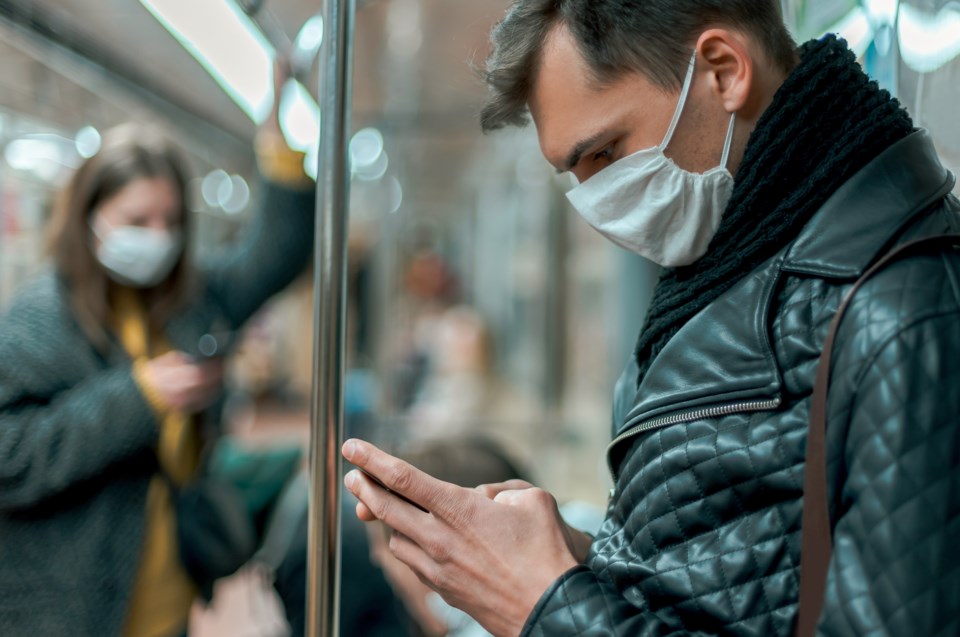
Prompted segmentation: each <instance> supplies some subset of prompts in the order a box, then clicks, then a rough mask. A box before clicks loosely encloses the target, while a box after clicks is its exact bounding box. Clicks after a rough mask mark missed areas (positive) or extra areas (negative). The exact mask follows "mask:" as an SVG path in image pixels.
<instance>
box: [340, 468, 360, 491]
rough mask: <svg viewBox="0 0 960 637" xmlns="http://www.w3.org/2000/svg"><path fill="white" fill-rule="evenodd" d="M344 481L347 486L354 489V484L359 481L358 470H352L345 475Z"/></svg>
mask: <svg viewBox="0 0 960 637" xmlns="http://www.w3.org/2000/svg"><path fill="white" fill-rule="evenodd" d="M343 483H344V484H345V485H347V488H348V489H350V490H353V485H355V484H356V483H357V472H356V471H351V472H350V473H348V474H347V475H346V477H344V479H343Z"/></svg>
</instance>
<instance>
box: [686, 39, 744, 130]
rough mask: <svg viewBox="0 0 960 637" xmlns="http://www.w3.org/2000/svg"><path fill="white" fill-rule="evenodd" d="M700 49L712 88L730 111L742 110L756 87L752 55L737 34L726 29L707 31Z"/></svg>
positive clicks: (698, 48) (700, 41)
mask: <svg viewBox="0 0 960 637" xmlns="http://www.w3.org/2000/svg"><path fill="white" fill-rule="evenodd" d="M697 52H698V54H699V57H700V58H701V59H702V60H703V61H704V62H705V64H704V69H705V70H706V71H707V72H708V73H709V77H710V89H711V90H712V91H713V92H714V93H715V94H716V95H717V96H718V97H720V100H721V102H722V103H723V108H724V110H726V111H727V112H728V113H735V112H739V111H741V110H742V109H743V108H744V106H746V105H747V103H748V102H749V101H750V95H751V90H752V88H753V58H752V57H751V56H750V53H749V51H748V50H747V47H746V46H745V44H744V43H743V42H742V41H741V39H740V38H739V37H737V34H736V33H734V32H733V31H729V30H727V29H710V30H708V31H704V33H703V34H702V35H701V36H700V39H699V40H698V41H697Z"/></svg>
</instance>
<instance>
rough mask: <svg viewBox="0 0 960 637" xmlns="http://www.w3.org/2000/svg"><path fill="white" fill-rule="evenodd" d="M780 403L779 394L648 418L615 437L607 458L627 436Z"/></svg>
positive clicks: (748, 411) (609, 446)
mask: <svg viewBox="0 0 960 637" xmlns="http://www.w3.org/2000/svg"><path fill="white" fill-rule="evenodd" d="M780 403H781V399H780V397H779V396H778V397H777V398H771V399H770V400H754V401H750V402H744V403H733V404H731V405H723V406H721V407H710V408H707V409H698V410H696V411H688V412H686V413H683V414H674V415H672V416H661V417H660V418H654V419H653V420H648V421H646V422H642V423H640V424H639V425H636V426H635V427H631V428H630V429H628V430H627V431H625V432H623V433H622V434H620V435H619V436H617V437H616V438H614V439H613V440H612V441H611V442H610V444H609V445H607V458H608V459H609V457H610V451H611V450H612V449H613V448H614V447H615V446H616V445H618V444H620V443H621V442H623V441H624V440H626V439H627V438H632V437H633V436H636V435H637V434H641V433H646V432H648V431H653V430H654V429H660V428H661V427H667V426H670V425H679V424H680V423H684V422H693V421H695V420H703V419H705V418H719V417H721V416H732V415H733V414H740V413H750V412H754V411H770V410H773V409H776V408H777V407H779V406H780ZM608 469H609V470H610V477H611V478H612V479H613V481H614V484H616V481H617V476H616V475H614V473H613V468H612V467H610V466H609V465H608ZM613 493H614V491H613V489H611V490H610V494H611V496H612V495H613Z"/></svg>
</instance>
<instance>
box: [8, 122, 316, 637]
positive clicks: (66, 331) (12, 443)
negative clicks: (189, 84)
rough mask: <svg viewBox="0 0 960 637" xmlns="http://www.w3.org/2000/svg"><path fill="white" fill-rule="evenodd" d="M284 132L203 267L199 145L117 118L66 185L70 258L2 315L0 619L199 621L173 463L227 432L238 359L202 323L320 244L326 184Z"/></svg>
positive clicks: (282, 281) (188, 460)
mask: <svg viewBox="0 0 960 637" xmlns="http://www.w3.org/2000/svg"><path fill="white" fill-rule="evenodd" d="M263 134H266V133H265V132H264V133H263ZM277 139H278V138H277V137H266V138H264V139H263V140H260V141H263V142H264V143H261V144H258V151H263V152H259V153H258V154H260V155H262V156H263V158H264V161H263V162H262V164H261V172H263V173H264V176H265V177H266V179H265V183H264V184H263V188H262V189H261V190H262V192H263V195H264V198H263V202H264V204H265V205H261V206H260V207H261V209H262V210H261V211H260V214H258V215H257V219H256V221H255V222H254V223H253V224H252V225H253V227H252V228H250V229H249V232H248V233H247V236H246V239H245V240H244V241H242V242H241V243H240V244H238V245H237V246H235V247H234V248H233V249H231V251H229V252H228V253H226V254H224V255H223V256H222V257H220V258H218V259H216V260H215V261H209V262H204V263H202V264H200V265H198V266H197V267H194V266H193V265H192V264H191V263H190V259H189V258H188V256H187V251H186V246H187V245H188V244H189V240H190V219H189V216H188V215H187V212H186V210H185V199H186V195H185V191H186V184H187V177H186V174H185V171H184V167H183V163H182V161H181V160H180V157H179V155H178V153H177V152H176V151H175V150H174V149H173V148H172V147H171V146H170V144H169V143H167V142H166V141H165V140H163V139H162V138H161V137H159V136H158V135H156V134H155V133H152V132H150V131H148V130H143V129H140V128H130V127H125V128H121V129H115V130H114V131H111V132H110V133H108V134H107V135H105V137H104V144H103V147H102V149H101V150H100V152H99V153H98V154H97V155H96V156H94V157H93V158H91V159H89V160H88V161H87V162H86V163H84V164H83V165H82V166H81V167H80V168H79V169H78V170H77V172H76V173H75V175H74V176H73V178H72V180H71V181H70V183H69V185H68V187H67V188H66V190H65V192H64V196H63V198H62V200H61V201H60V204H59V206H58V209H57V211H56V214H55V218H54V222H53V224H52V228H53V233H52V243H51V245H52V257H53V259H52V261H53V267H52V268H51V269H50V270H49V271H48V272H46V273H43V274H41V275H40V276H39V277H38V278H37V279H36V280H35V281H33V282H32V283H31V284H29V285H28V286H26V287H25V288H24V289H23V290H21V292H20V293H19V295H18V296H17V297H16V298H15V300H14V301H13V303H12V306H11V307H10V308H9V310H8V311H7V312H6V313H5V314H4V315H3V316H2V317H0V634H3V635H18V636H19V635H30V634H33V635H43V636H45V637H46V636H48V635H50V636H53V635H71V636H86V635H90V636H93V635H96V636H98V637H99V636H103V635H122V636H124V637H170V636H176V635H180V634H183V632H184V630H185V628H186V625H187V618H188V614H189V609H190V606H191V603H192V600H193V598H194V595H195V592H196V589H195V585H194V584H193V583H192V582H191V581H190V579H189V578H188V576H187V575H186V573H185V571H184V569H183V567H182V566H181V565H180V563H179V561H178V559H177V544H176V539H175V537H176V536H175V528H176V520H175V516H174V512H173V507H172V503H171V494H170V489H169V487H168V485H167V483H166V482H165V480H164V478H162V477H161V475H166V476H168V477H169V478H170V479H171V480H173V482H175V483H183V482H185V481H187V480H188V479H189V478H190V477H191V476H193V475H194V473H195V472H196V470H197V465H198V462H199V454H200V449H201V447H202V446H203V444H205V442H207V441H209V440H210V439H211V438H212V437H213V436H214V435H215V434H216V427H214V428H213V429H212V430H211V431H208V430H207V429H208V428H207V427H206V426H203V427H201V420H202V421H203V422H204V423H208V422H209V423H217V422H218V418H217V416H218V415H219V410H218V408H217V403H218V399H219V397H220V395H221V388H222V375H223V369H222V363H221V361H220V360H219V359H217V358H205V357H204V356H203V355H202V354H201V350H202V351H203V352H204V353H206V354H210V353H211V351H212V348H209V347H204V346H202V345H200V344H201V339H205V341H204V343H205V345H210V344H211V342H212V341H211V336H210V335H213V337H214V338H216V337H218V336H220V335H223V334H229V333H231V332H233V331H234V330H236V329H238V328H239V327H240V326H241V325H243V323H244V321H246V320H247V319H248V318H249V317H250V316H251V314H253V312H254V311H255V310H256V309H257V308H259V307H260V306H261V305H262V304H263V303H264V301H266V300H267V299H268V298H269V297H270V296H271V295H273V294H274V293H275V292H277V291H279V290H280V289H281V288H283V287H284V286H285V285H287V283H289V282H290V281H291V280H292V279H293V278H294V277H295V276H296V275H297V274H298V273H299V272H300V271H301V270H302V269H303V267H304V266H305V264H306V262H307V259H308V256H309V254H310V250H311V239H312V236H313V233H312V219H313V214H312V213H313V205H312V198H311V192H312V188H310V182H309V181H308V180H306V179H304V178H303V175H302V169H301V170H297V171H293V170H290V166H294V165H296V162H297V159H296V157H291V156H290V155H289V152H290V151H286V153H284V152H283V148H285V147H282V146H281V144H280V143H278V142H277V141H276V140H277ZM278 149H279V150H278ZM300 166H302V163H301V164H300ZM281 174H283V176H284V177H285V178H286V181H287V182H288V183H287V185H284V184H282V183H279V182H278V181H277V179H276V177H277V176H278V175H281ZM271 177H273V179H271ZM291 181H293V182H296V183H294V184H291V183H289V182H291ZM205 335H206V336H205ZM220 345H221V346H222V345H223V342H222V338H221V342H220ZM201 414H204V417H203V418H200V415H201ZM211 416H212V417H211Z"/></svg>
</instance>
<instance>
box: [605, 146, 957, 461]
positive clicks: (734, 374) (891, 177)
mask: <svg viewBox="0 0 960 637" xmlns="http://www.w3.org/2000/svg"><path fill="white" fill-rule="evenodd" d="M954 183H955V180H954V178H953V175H951V174H950V173H949V172H948V171H947V170H946V169H945V168H944V167H943V166H942V164H941V163H940V161H939V159H938V158H937V155H936V151H935V150H934V147H933V142H932V140H931V139H930V136H929V135H928V134H927V133H926V132H925V131H917V132H915V133H913V134H911V135H909V136H908V137H906V138H905V139H903V140H901V141H900V142H897V143H896V144H893V145H892V146H891V147H890V148H888V149H887V150H886V151H884V152H883V153H881V154H880V155H879V156H878V157H877V158H876V159H874V160H873V161H872V162H870V163H869V164H867V166H865V167H864V168H863V170H861V171H860V172H859V173H857V174H856V175H854V176H853V177H852V178H851V179H850V180H849V181H847V183H845V184H844V185H843V186H842V187H841V188H840V189H838V190H837V192H836V193H834V195H833V196H832V197H831V198H830V199H829V200H828V201H827V203H825V204H824V205H823V207H822V208H821V209H820V210H819V211H817V213H816V214H815V215H814V217H813V218H812V219H811V220H810V222H809V223H807V225H806V226H805V227H804V228H803V230H802V231H801V232H800V234H799V235H798V236H797V238H796V239H795V240H794V241H793V242H791V244H790V245H789V246H788V247H786V248H785V249H784V250H782V251H781V252H780V253H779V254H778V255H776V256H774V257H773V258H771V259H770V260H768V261H767V262H766V263H764V264H763V265H761V266H760V267H759V268H757V269H756V270H754V271H753V272H752V273H750V274H749V275H747V276H746V277H744V279H743V280H742V281H740V282H739V283H738V284H737V285H736V286H734V287H733V288H732V289H731V290H730V291H729V292H727V293H726V294H724V295H723V296H721V297H720V298H719V299H717V300H716V301H714V302H713V303H711V304H710V305H709V306H707V307H706V308H704V310H703V311H701V312H700V313H699V314H697V315H695V316H694V317H693V318H692V319H690V321H689V322H688V323H687V324H686V325H685V326H684V327H683V328H682V329H681V330H680V331H679V332H678V333H677V334H676V335H675V336H674V337H673V338H672V339H671V340H670V341H669V342H668V343H667V345H666V346H665V347H664V349H663V350H662V351H661V352H660V354H659V356H657V358H656V360H654V361H653V364H652V365H651V367H650V370H649V371H648V372H647V374H646V376H645V377H644V380H643V383H642V384H641V385H640V388H639V389H634V388H636V386H637V385H636V378H637V369H636V365H629V366H628V367H627V370H626V371H625V372H624V376H623V377H622V378H621V380H620V382H618V384H617V396H616V397H615V401H614V405H615V414H614V433H615V435H622V434H623V433H624V432H626V431H628V430H630V429H633V428H634V427H637V426H638V425H642V426H646V425H647V424H649V423H651V422H652V421H656V420H659V419H661V418H662V417H672V416H674V415H677V414H683V413H687V412H690V413H695V412H697V411H698V410H701V409H704V408H709V407H715V406H718V405H724V406H734V405H747V404H750V403H751V402H752V401H774V400H777V399H779V397H780V391H781V385H782V381H781V376H780V370H779V368H778V365H777V361H776V358H775V357H774V354H773V347H772V338H771V334H770V327H769V315H770V310H771V305H772V303H773V299H774V296H775V291H776V287H777V283H778V281H779V279H780V273H781V271H785V272H790V273H803V274H810V275H815V276H821V277H826V278H841V279H849V280H854V279H856V278H857V277H858V276H859V275H860V274H861V273H862V272H863V271H864V270H865V269H866V268H867V267H868V266H869V264H870V263H871V262H872V261H873V260H874V259H875V258H876V256H877V255H878V253H880V252H881V250H883V248H884V247H885V246H887V245H888V244H889V243H890V242H891V241H893V240H895V238H896V237H897V235H898V233H899V232H900V230H901V229H902V228H904V227H905V226H906V225H907V224H909V222H910V221H911V220H912V219H913V218H915V217H916V216H917V215H918V214H919V213H921V212H922V211H923V210H926V209H927V208H929V207H930V206H931V205H932V204H934V203H936V202H937V201H938V200H940V199H942V198H943V197H944V196H946V195H947V194H948V193H949V192H950V190H951V189H952V188H953V185H954ZM631 396H632V399H631V398H630V397H631ZM611 451H612V448H611Z"/></svg>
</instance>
